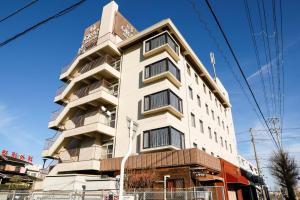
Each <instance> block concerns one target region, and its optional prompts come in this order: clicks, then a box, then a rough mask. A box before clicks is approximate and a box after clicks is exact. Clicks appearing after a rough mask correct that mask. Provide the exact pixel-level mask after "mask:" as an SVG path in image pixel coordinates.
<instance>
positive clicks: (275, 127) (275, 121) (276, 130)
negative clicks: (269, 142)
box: [268, 117, 282, 148]
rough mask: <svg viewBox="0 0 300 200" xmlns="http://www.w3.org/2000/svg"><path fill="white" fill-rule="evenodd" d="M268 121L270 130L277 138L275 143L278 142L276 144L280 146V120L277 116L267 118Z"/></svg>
mask: <svg viewBox="0 0 300 200" xmlns="http://www.w3.org/2000/svg"><path fill="white" fill-rule="evenodd" d="M268 121H269V124H270V127H272V128H271V130H272V134H274V135H275V136H276V139H277V143H278V146H279V147H280V148H282V144H281V134H282V133H281V129H280V125H279V124H280V123H279V122H280V120H279V118H278V117H271V118H269V119H268Z"/></svg>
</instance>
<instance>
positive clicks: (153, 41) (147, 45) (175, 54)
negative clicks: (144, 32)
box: [143, 31, 180, 62]
mask: <svg viewBox="0 0 300 200" xmlns="http://www.w3.org/2000/svg"><path fill="white" fill-rule="evenodd" d="M143 46H144V48H143V55H144V57H146V58H147V57H150V56H153V55H156V54H159V53H161V52H163V51H167V52H168V53H169V54H170V56H171V57H172V58H173V59H174V60H175V61H176V62H177V61H179V52H180V47H179V45H178V44H177V43H176V41H175V40H174V39H173V38H172V36H171V35H170V34H169V33H168V31H165V32H163V33H160V34H159V35H156V36H153V37H151V38H149V39H147V40H145V41H144V44H143Z"/></svg>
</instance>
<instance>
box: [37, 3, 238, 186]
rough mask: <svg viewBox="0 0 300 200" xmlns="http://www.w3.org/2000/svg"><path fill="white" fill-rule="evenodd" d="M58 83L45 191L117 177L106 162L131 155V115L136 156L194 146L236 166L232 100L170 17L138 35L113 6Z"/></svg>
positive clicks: (92, 29) (209, 156)
mask: <svg viewBox="0 0 300 200" xmlns="http://www.w3.org/2000/svg"><path fill="white" fill-rule="evenodd" d="M60 80H61V81H63V82H64V85H63V86H62V87H61V88H59V90H58V91H57V94H56V96H55V99H54V102H55V103H58V104H60V105H61V106H62V108H61V109H60V110H59V111H57V112H54V113H53V116H52V118H51V120H50V122H49V128H50V129H54V130H56V131H57V133H56V135H55V136H54V137H53V138H50V139H47V141H46V145H45V149H44V151H43V152H42V155H43V157H45V158H52V159H57V160H58V163H57V164H56V165H55V166H54V167H53V169H51V171H50V173H49V175H48V177H46V179H45V181H44V182H45V183H44V188H45V189H46V190H47V189H48V190H51V189H66V188H67V189H70V188H71V189H74V188H79V189H80V188H81V186H80V184H79V185H76V184H75V182H76V181H79V180H81V181H84V182H87V180H91V179H95V178H96V179H97V180H98V179H99V180H100V179H101V177H102V178H103V177H111V178H113V175H112V173H110V172H108V173H104V172H103V171H102V169H104V168H106V169H105V170H104V171H106V172H107V171H109V169H108V168H107V166H106V167H105V166H104V164H103V162H106V164H107V163H108V162H109V160H112V159H114V158H119V157H123V156H124V155H125V153H126V152H127V149H128V144H129V134H128V125H127V117H130V118H131V119H133V120H134V121H135V122H136V123H137V124H138V128H137V132H136V137H135V138H134V141H133V144H134V147H133V152H132V155H134V156H139V155H154V153H156V154H155V155H157V153H161V152H174V150H179V151H178V152H180V150H181V149H193V148H197V149H199V150H197V152H198V154H199V155H200V154H201V155H200V157H201V156H204V157H205V158H206V159H208V160H209V159H210V160H211V161H210V163H214V162H216V160H218V159H217V157H221V158H223V159H225V160H227V161H229V162H231V163H233V164H235V165H237V166H238V158H237V147H236V139H235V131H234V124H233V120H232V113H231V104H230V100H229V95H228V93H227V91H226V89H225V88H224V86H223V85H222V83H221V82H220V80H219V79H218V78H213V77H212V76H211V75H210V74H209V72H208V70H207V69H206V67H205V66H204V65H203V64H202V62H201V61H200V59H199V58H198V56H197V55H196V54H195V53H194V51H193V50H192V49H191V47H190V46H189V44H188V43H187V41H186V40H185V39H184V37H183V36H182V35H181V34H180V32H179V30H178V29H177V28H176V26H175V25H174V24H173V23H172V21H171V20H170V19H165V20H162V21H160V22H158V23H156V24H154V25H153V26H150V27H148V28H146V29H144V30H142V31H139V32H138V31H137V30H136V29H135V28H134V27H133V26H132V25H131V24H130V23H129V22H128V21H127V20H126V19H125V18H124V17H123V16H122V15H121V14H120V12H119V11H118V5H117V4H116V3H115V2H114V1H112V2H110V3H109V4H107V5H106V6H104V8H103V12H102V17H101V20H99V21H97V22H96V23H95V24H93V25H92V26H90V27H88V28H87V29H86V30H85V33H84V39H83V42H82V46H81V48H80V49H79V51H78V55H76V57H75V59H74V60H73V61H72V62H71V63H70V65H68V66H67V67H65V68H64V69H63V71H62V73H61V74H60ZM204 152H205V153H204ZM198 154H197V155H198ZM173 158H174V157H173ZM176 162H178V163H179V162H180V160H179V161H176ZM199 162H200V161H199ZM201 162H203V166H205V162H206V161H201ZM201 162H200V164H199V163H198V164H199V165H200V166H202V165H201ZM193 164H195V163H193ZM178 165H179V164H178ZM216 165H217V166H215V168H214V167H212V169H214V170H211V171H210V172H211V173H212V174H216V171H218V170H220V166H219V164H216ZM176 166H177V165H176ZM206 167H207V168H210V167H209V166H206ZM213 171H214V172H213ZM104 175H105V176H104ZM63 177H64V179H63ZM87 177H88V178H87ZM97 177H98V178H97ZM99 177H100V178H99ZM108 179H109V178H108ZM57 180H59V181H60V182H64V181H62V180H66V181H65V182H64V183H62V184H61V185H60V186H58V185H57V182H56V181H57ZM68 181H69V182H70V183H71V182H72V181H73V182H74V184H69V185H68V184H67V183H68ZM70 185H72V186H70ZM103 187H104V186H103ZM107 187H109V186H107Z"/></svg>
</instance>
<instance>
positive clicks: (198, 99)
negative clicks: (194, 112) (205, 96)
mask: <svg viewBox="0 0 300 200" xmlns="http://www.w3.org/2000/svg"><path fill="white" fill-rule="evenodd" d="M197 103H198V106H199V107H201V99H200V96H199V95H197Z"/></svg>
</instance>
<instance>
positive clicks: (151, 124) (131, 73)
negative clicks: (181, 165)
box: [115, 42, 237, 164]
mask: <svg viewBox="0 0 300 200" xmlns="http://www.w3.org/2000/svg"><path fill="white" fill-rule="evenodd" d="M142 52H143V51H142V43H141V42H140V43H138V44H136V45H134V46H132V47H130V48H128V49H127V50H125V51H124V52H123V56H122V70H121V84H120V95H119V107H118V123H117V134H116V143H115V156H116V157H118V156H124V154H125V152H126V151H127V148H128V142H129V141H128V139H129V138H128V128H127V122H126V117H127V116H128V117H130V118H132V119H133V120H134V121H136V122H137V123H138V125H139V127H138V133H137V134H138V135H139V134H141V136H142V132H143V131H145V130H149V129H154V128H159V127H164V126H168V125H171V126H173V127H175V128H176V129H178V130H180V131H181V132H183V133H184V134H185V146H186V148H191V147H193V143H196V144H197V146H198V148H199V149H202V147H204V148H205V149H206V152H207V153H211V152H213V153H214V155H215V156H217V155H219V156H220V157H222V158H224V159H226V160H228V161H230V162H233V163H234V164H237V158H236V155H237V152H236V144H235V136H234V127H233V122H232V117H231V110H230V109H228V111H227V115H226V116H225V114H224V108H223V107H222V109H223V110H222V112H221V111H220V108H219V101H218V107H216V105H215V97H214V94H213V93H212V100H210V97H209V92H208V91H209V89H208V88H207V93H206V94H205V93H204V91H203V87H202V84H203V81H202V80H201V78H200V76H199V75H198V76H199V79H198V80H199V84H197V83H196V81H195V76H194V70H193V69H192V68H191V76H190V75H188V73H187V68H186V61H185V58H184V57H183V56H182V55H180V60H179V61H178V62H177V63H176V62H175V61H174V60H173V59H172V58H171V57H170V55H169V54H168V53H167V52H163V53H161V54H158V55H155V56H153V57H150V58H147V59H144V57H143V55H142ZM165 57H169V58H170V59H171V60H172V61H173V62H174V63H176V65H177V67H178V68H179V69H180V71H181V83H182V86H181V87H179V88H177V87H176V86H175V85H174V84H172V83H171V82H170V81H169V80H167V79H164V80H160V81H157V82H155V83H151V84H144V83H143V75H144V67H145V66H146V65H148V64H151V63H153V62H155V61H158V60H160V59H162V58H165ZM218 84H219V85H220V88H221V90H223V91H224V93H225V95H226V96H227V92H226V91H225V89H224V88H223V86H222V85H221V84H220V82H218ZM189 86H190V87H191V88H192V89H193V100H192V99H190V97H189V96H188V95H189V93H188V92H189V91H188V87H189ZM168 88H170V89H171V90H172V91H173V92H175V93H176V94H177V95H178V96H179V97H180V98H182V100H183V115H184V117H183V118H182V119H179V118H176V117H175V116H173V115H172V114H170V113H165V114H158V115H154V116H151V117H148V116H144V115H143V114H142V112H143V98H144V96H145V95H148V94H151V93H154V92H158V91H161V90H164V89H168ZM197 95H199V96H200V98H201V107H199V106H198V103H197ZM205 104H208V106H209V112H210V113H209V115H207V114H206V109H205ZM211 110H213V111H214V113H215V120H213V119H212V116H211ZM191 112H193V113H194V114H195V116H196V127H192V126H191V119H190V113H191ZM218 116H219V117H220V126H219V125H218V120H217V117H218ZM199 119H201V120H202V121H203V122H204V134H203V133H201V132H200V124H199ZM222 121H224V128H225V129H224V130H223V128H222ZM208 126H210V127H211V128H212V135H213V134H214V131H216V132H217V135H218V143H215V140H214V135H213V138H212V139H209V135H208ZM227 126H228V127H229V134H227V129H226V127H227ZM220 136H222V137H223V144H224V147H221V144H220ZM225 140H226V141H227V143H228V144H227V145H228V150H226V148H225ZM142 141H143V140H142V137H141V142H140V144H141V146H142ZM136 144H137V141H134V145H136ZM229 144H231V145H232V153H231V152H230V149H229ZM133 149H134V152H135V153H136V147H134V148H133Z"/></svg>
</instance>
